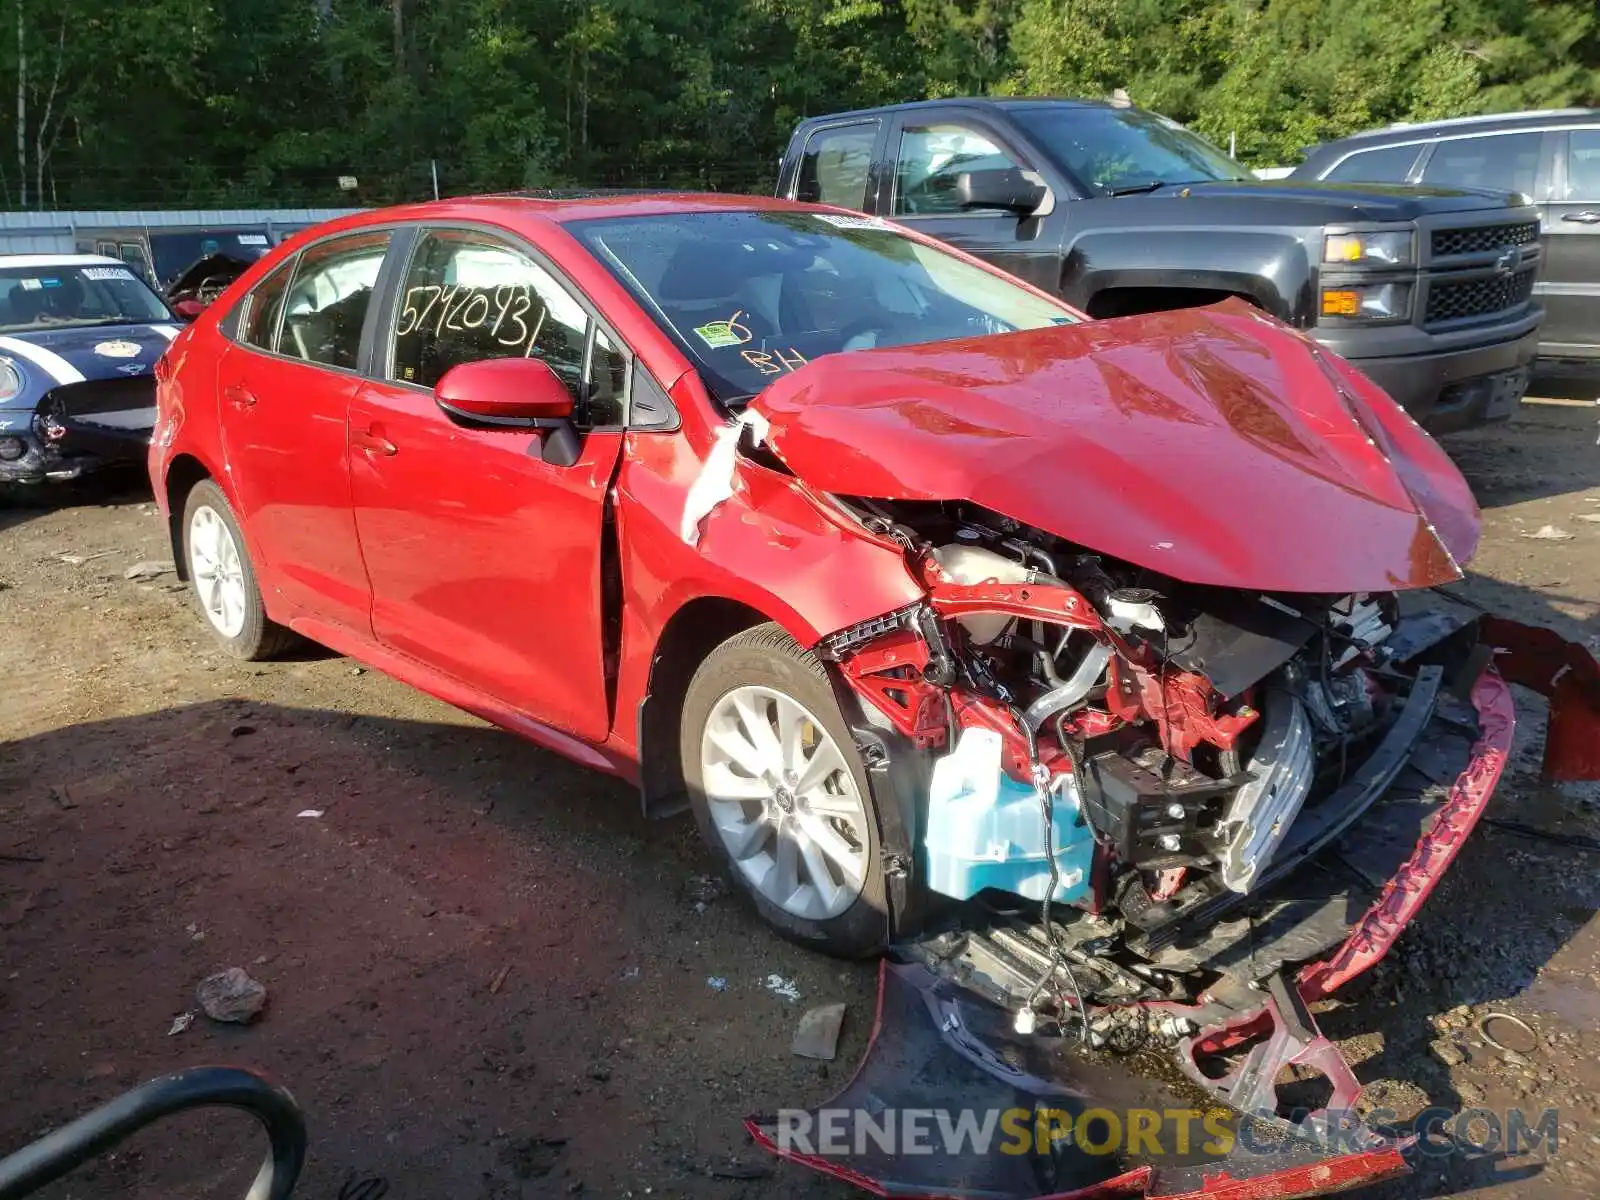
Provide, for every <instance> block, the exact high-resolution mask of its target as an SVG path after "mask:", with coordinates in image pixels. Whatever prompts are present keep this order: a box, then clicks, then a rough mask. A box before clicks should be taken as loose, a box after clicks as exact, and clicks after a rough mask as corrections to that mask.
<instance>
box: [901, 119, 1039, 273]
mask: <svg viewBox="0 0 1600 1200" xmlns="http://www.w3.org/2000/svg"><path fill="white" fill-rule="evenodd" d="M887 160H888V166H889V170H888V172H887V178H886V179H885V186H884V188H883V189H882V190H881V191H880V193H879V205H880V209H881V212H882V215H883V216H886V217H890V218H892V219H893V220H896V221H899V222H902V223H903V224H905V225H909V226H910V227H911V228H912V229H915V230H917V231H918V232H919V233H925V234H927V235H928V236H929V237H935V238H939V239H941V240H942V241H946V242H949V243H950V244H951V245H953V246H959V247H961V249H963V250H965V251H966V252H967V253H969V254H974V255H977V256H978V257H979V258H982V259H985V260H986V261H988V262H992V263H994V265H995V266H997V267H999V268H1000V269H1001V270H1003V271H1009V272H1011V274H1013V275H1018V276H1020V277H1022V278H1023V279H1026V280H1027V281H1028V282H1029V283H1031V284H1034V285H1035V286H1036V287H1041V288H1044V289H1045V290H1047V291H1051V292H1054V291H1056V290H1057V289H1058V288H1059V287H1060V284H1061V280H1060V266H1061V264H1060V257H1059V251H1060V245H1059V242H1057V241H1055V240H1053V239H1051V238H1048V237H1044V236H1042V233H1043V226H1044V224H1045V222H1044V221H1043V220H1042V219H1041V218H1039V217H1019V216H1018V215H1017V214H1016V213H1014V212H1010V211H1007V210H1004V209H982V208H963V207H962V206H961V204H960V203H959V202H958V201H957V199H956V179H957V177H958V176H959V175H960V174H961V173H962V172H964V171H991V170H1010V169H1016V170H1022V171H1032V170H1033V169H1034V168H1033V164H1031V163H1029V162H1028V161H1027V160H1026V159H1025V158H1024V157H1023V156H1022V154H1021V153H1020V152H1019V151H1016V150H1014V149H1012V148H1010V147H1009V146H1007V145H1006V143H1005V142H1004V141H1003V139H1002V138H1001V136H1000V135H999V134H998V133H997V132H996V131H994V130H992V129H989V128H987V127H984V126H980V125H979V124H977V123H976V122H974V121H972V120H970V119H969V118H966V117H961V116H952V117H950V118H947V119H941V118H932V119H929V120H927V121H926V122H924V123H913V122H912V120H911V119H910V118H901V119H900V120H899V122H898V123H897V125H896V127H895V128H894V129H893V130H891V132H890V134H889V148H888V153H887Z"/></svg>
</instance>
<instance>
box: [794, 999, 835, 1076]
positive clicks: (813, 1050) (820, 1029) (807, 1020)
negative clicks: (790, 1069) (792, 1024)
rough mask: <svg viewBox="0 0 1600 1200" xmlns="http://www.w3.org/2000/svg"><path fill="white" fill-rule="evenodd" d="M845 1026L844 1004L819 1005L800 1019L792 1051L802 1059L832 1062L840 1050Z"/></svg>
mask: <svg viewBox="0 0 1600 1200" xmlns="http://www.w3.org/2000/svg"><path fill="white" fill-rule="evenodd" d="M843 1024H844V1005H843V1004H842V1003H839V1004H819V1005H818V1006H817V1007H816V1008H813V1009H809V1010H807V1012H806V1014H805V1016H803V1017H801V1018H800V1024H799V1026H798V1027H797V1028H796V1029H795V1031H794V1042H793V1043H792V1044H791V1046H790V1049H791V1050H792V1051H793V1052H794V1053H795V1054H797V1055H799V1056H800V1057H801V1058H820V1059H822V1060H823V1061H824V1062H832V1061H833V1056H834V1054H835V1053H837V1052H838V1049H839V1029H840V1027H841V1026H842V1025H843Z"/></svg>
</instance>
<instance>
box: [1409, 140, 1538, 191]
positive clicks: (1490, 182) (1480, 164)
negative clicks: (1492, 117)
mask: <svg viewBox="0 0 1600 1200" xmlns="http://www.w3.org/2000/svg"><path fill="white" fill-rule="evenodd" d="M1543 141H1544V135H1543V134H1542V133H1500V134H1490V135H1486V136H1484V137H1468V138H1451V139H1450V140H1449V141H1443V142H1440V143H1439V144H1438V145H1437V146H1435V147H1434V148H1433V157H1432V158H1430V159H1428V165H1427V166H1426V167H1424V168H1423V169H1422V182H1423V183H1427V184H1434V185H1437V186H1439V187H1476V188H1492V189H1494V190H1495V191H1500V192H1522V193H1523V194H1524V195H1528V196H1531V195H1533V191H1534V185H1535V181H1536V180H1537V179H1538V178H1539V147H1540V146H1541V145H1542V144H1543Z"/></svg>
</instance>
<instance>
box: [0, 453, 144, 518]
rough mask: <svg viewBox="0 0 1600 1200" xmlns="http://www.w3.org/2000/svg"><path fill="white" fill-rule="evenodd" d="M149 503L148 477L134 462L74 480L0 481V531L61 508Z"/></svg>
mask: <svg viewBox="0 0 1600 1200" xmlns="http://www.w3.org/2000/svg"><path fill="white" fill-rule="evenodd" d="M141 500H142V501H146V502H151V501H152V497H151V494H150V480H149V477H148V476H146V475H145V472H144V468H143V467H142V466H140V465H139V464H136V463H118V464H116V465H115V466H109V467H106V468H104V469H102V470H100V471H96V472H94V473H93V474H91V475H85V476H82V477H80V478H78V479H63V480H53V481H49V482H46V483H30V484H16V483H0V530H6V529H11V528H13V527H14V526H17V525H21V524H23V523H24V522H26V521H31V520H34V519H35V518H37V517H39V516H42V515H44V514H45V513H51V512H57V511H59V510H61V509H64V508H100V507H104V506H107V505H121V504H137V503H139V502H140V501H141Z"/></svg>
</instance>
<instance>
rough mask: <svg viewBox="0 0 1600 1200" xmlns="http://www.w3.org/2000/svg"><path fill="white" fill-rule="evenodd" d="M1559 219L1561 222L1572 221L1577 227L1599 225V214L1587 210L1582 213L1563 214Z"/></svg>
mask: <svg viewBox="0 0 1600 1200" xmlns="http://www.w3.org/2000/svg"><path fill="white" fill-rule="evenodd" d="M1561 219H1562V220H1563V221H1572V222H1574V223H1575V224H1578V225H1600V212H1595V211H1594V210H1593V209H1587V210H1585V211H1583V212H1575V213H1563V214H1562V215H1561Z"/></svg>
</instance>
